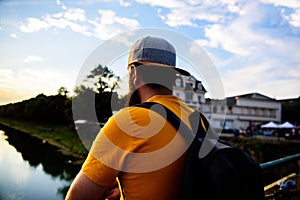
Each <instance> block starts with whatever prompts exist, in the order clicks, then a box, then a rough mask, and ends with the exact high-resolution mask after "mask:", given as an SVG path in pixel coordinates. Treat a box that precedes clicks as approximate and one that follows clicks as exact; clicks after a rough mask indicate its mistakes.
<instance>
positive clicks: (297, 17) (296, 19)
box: [288, 9, 300, 27]
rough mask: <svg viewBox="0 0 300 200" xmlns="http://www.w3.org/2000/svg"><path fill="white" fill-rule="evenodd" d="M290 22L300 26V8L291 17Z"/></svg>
mask: <svg viewBox="0 0 300 200" xmlns="http://www.w3.org/2000/svg"><path fill="white" fill-rule="evenodd" d="M288 19H289V23H290V24H291V25H292V26H294V27H300V9H297V10H296V11H295V12H294V13H292V14H291V15H290V16H289V17H288Z"/></svg>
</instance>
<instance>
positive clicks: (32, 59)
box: [24, 56, 43, 63]
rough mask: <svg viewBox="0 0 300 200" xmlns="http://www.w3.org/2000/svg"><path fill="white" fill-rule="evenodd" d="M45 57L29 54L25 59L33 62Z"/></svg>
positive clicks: (25, 61)
mask: <svg viewBox="0 0 300 200" xmlns="http://www.w3.org/2000/svg"><path fill="white" fill-rule="evenodd" d="M42 60H43V58H42V57H39V56H27V57H26V58H25V59H24V63H31V62H38V61H42Z"/></svg>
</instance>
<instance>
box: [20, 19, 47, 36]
mask: <svg viewBox="0 0 300 200" xmlns="http://www.w3.org/2000/svg"><path fill="white" fill-rule="evenodd" d="M49 27H50V25H49V24H48V23H47V22H45V21H43V20H40V19H37V18H33V17H30V18H28V19H27V23H26V24H24V25H21V26H20V27H19V29H20V30H21V31H22V32H24V33H33V32H36V31H40V30H42V29H44V30H46V29H47V28H49Z"/></svg>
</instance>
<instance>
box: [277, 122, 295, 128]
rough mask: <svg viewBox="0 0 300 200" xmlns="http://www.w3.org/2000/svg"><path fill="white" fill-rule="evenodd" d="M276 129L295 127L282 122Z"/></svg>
mask: <svg viewBox="0 0 300 200" xmlns="http://www.w3.org/2000/svg"><path fill="white" fill-rule="evenodd" d="M278 128H296V126H294V125H293V124H291V123H290V122H284V123H283V124H280V125H278Z"/></svg>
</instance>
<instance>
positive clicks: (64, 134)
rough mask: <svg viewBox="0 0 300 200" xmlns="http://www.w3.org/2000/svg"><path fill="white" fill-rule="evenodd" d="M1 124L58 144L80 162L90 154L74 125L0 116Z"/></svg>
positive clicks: (57, 145)
mask: <svg viewBox="0 0 300 200" xmlns="http://www.w3.org/2000/svg"><path fill="white" fill-rule="evenodd" d="M0 124H1V125H3V126H6V127H8V128H12V129H15V130H18V131H22V132H25V133H27V134H30V135H32V136H34V137H37V138H39V139H41V140H42V141H43V142H44V143H49V144H51V145H53V146H56V147H58V148H59V151H61V153H63V154H65V155H71V156H73V157H75V158H76V160H77V162H79V163H82V162H83V160H84V159H85V157H86V155H87V154H88V150H87V149H86V148H85V146H84V145H83V144H82V142H81V140H80V138H79V136H78V134H77V132H76V130H75V129H74V127H72V126H67V125H57V124H49V123H46V122H44V123H43V122H33V121H30V122H29V121H26V122H25V121H19V120H15V119H4V118H0Z"/></svg>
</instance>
